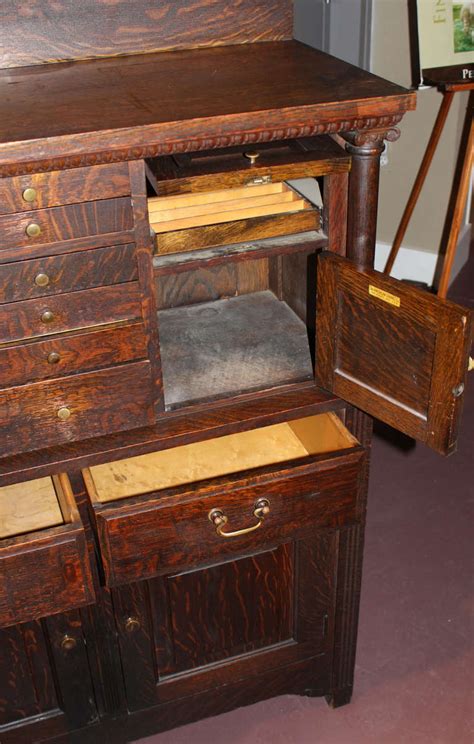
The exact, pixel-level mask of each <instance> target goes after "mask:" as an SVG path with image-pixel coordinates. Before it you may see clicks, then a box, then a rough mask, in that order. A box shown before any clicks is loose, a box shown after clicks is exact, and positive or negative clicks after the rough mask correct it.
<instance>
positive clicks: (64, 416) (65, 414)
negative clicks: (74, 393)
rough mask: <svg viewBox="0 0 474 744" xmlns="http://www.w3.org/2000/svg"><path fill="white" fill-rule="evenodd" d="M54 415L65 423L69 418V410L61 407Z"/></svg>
mask: <svg viewBox="0 0 474 744" xmlns="http://www.w3.org/2000/svg"><path fill="white" fill-rule="evenodd" d="M56 415H57V417H58V419H60V421H67V420H68V418H70V416H71V409H70V408H68V407H67V406H62V407H61V408H60V409H59V410H58V412H57V414H56Z"/></svg>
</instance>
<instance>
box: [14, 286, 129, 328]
mask: <svg viewBox="0 0 474 744" xmlns="http://www.w3.org/2000/svg"><path fill="white" fill-rule="evenodd" d="M48 310H49V311H50V312H52V313H53V319H52V320H51V321H48V322H45V321H43V320H42V316H43V313H44V312H45V311H48ZM141 317H142V304H141V291H140V288H139V286H138V282H127V283H126V284H116V285H112V286H111V287H96V288H95V289H85V290H83V291H82V292H71V293H68V294H64V295H56V296H52V297H45V298H42V299H35V300H23V301H22V302H14V303H9V304H8V305H0V343H7V342H12V341H17V340H21V339H26V338H32V337H36V336H45V335H51V334H53V333H58V332H60V331H68V330H75V329H82V328H87V327H88V326H94V325H104V324H105V323H115V322H119V321H124V320H134V319H136V318H140V319H141Z"/></svg>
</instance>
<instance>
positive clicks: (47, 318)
mask: <svg viewBox="0 0 474 744" xmlns="http://www.w3.org/2000/svg"><path fill="white" fill-rule="evenodd" d="M41 320H42V321H43V323H52V322H53V320H54V313H53V312H51V310H45V311H44V313H42V315H41Z"/></svg>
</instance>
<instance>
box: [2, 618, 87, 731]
mask: <svg viewBox="0 0 474 744" xmlns="http://www.w3.org/2000/svg"><path fill="white" fill-rule="evenodd" d="M0 668H1V674H0V730H1V732H2V742H4V743H5V744H16V743H17V742H21V743H22V744H23V742H24V743H25V744H26V742H32V741H39V740H43V739H47V738H50V737H54V736H58V735H61V734H64V733H65V732H67V731H69V730H70V729H71V728H81V727H84V726H89V725H91V724H94V722H96V721H97V720H98V710H97V704H96V700H95V692H94V686H93V682H92V676H91V670H90V666H89V660H88V656H87V649H86V644H85V638H84V633H83V626H82V623H81V618H80V615H79V613H78V612H77V611H72V612H67V613H65V614H63V615H57V616H55V617H51V618H48V619H47V620H41V621H40V620H37V621H34V622H26V623H22V624H21V625H16V626H13V627H10V628H5V629H3V630H0Z"/></svg>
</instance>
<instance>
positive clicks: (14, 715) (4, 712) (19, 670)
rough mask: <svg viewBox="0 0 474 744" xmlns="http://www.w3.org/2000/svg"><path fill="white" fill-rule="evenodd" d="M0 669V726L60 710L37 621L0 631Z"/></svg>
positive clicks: (45, 647)
mask: <svg viewBox="0 0 474 744" xmlns="http://www.w3.org/2000/svg"><path fill="white" fill-rule="evenodd" d="M0 669H2V674H0V726H6V725H7V724H9V723H16V722H20V721H24V719H26V718H30V717H31V716H37V715H40V714H41V713H43V714H45V713H47V712H49V711H53V710H54V709H55V708H58V707H59V704H58V699H57V694H56V690H55V680H54V673H53V670H52V668H51V665H50V662H49V658H48V644H47V639H46V638H45V635H44V631H43V628H42V626H41V624H40V623H39V622H30V623H25V624H23V625H16V626H12V627H10V628H8V629H2V630H0ZM58 713H59V711H58ZM2 738H3V736H2Z"/></svg>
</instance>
